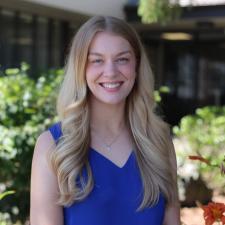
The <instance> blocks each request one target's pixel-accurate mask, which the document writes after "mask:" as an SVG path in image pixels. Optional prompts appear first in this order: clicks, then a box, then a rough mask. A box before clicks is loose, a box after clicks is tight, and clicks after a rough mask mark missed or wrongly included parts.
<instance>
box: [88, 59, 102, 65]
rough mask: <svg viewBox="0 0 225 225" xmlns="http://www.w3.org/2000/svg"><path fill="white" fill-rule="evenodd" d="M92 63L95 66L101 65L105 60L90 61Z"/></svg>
mask: <svg viewBox="0 0 225 225" xmlns="http://www.w3.org/2000/svg"><path fill="white" fill-rule="evenodd" d="M90 62H91V63H93V64H100V63H102V62H103V60H102V59H92V60H90Z"/></svg>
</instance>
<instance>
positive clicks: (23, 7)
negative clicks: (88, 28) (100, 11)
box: [0, 0, 90, 23]
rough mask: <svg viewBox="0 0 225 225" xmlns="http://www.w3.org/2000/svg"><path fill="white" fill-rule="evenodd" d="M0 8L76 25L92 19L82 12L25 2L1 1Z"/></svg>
mask: <svg viewBox="0 0 225 225" xmlns="http://www.w3.org/2000/svg"><path fill="white" fill-rule="evenodd" d="M0 8H4V9H9V10H13V11H21V12H24V13H29V14H33V15H38V16H44V17H48V18H53V19H60V20H65V21H71V22H76V23H82V22H84V21H86V20H87V19H88V18H89V17H90V15H86V14H83V13H80V12H73V11H69V10H64V9H59V8H56V7H52V6H46V5H42V4H38V3H34V2H28V1H25V0H19V1H18V0H7V1H5V0H0Z"/></svg>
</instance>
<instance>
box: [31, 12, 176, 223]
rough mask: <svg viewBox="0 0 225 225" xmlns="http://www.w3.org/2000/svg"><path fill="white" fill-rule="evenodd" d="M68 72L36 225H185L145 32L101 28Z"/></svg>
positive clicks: (77, 40) (40, 143)
mask: <svg viewBox="0 0 225 225" xmlns="http://www.w3.org/2000/svg"><path fill="white" fill-rule="evenodd" d="M65 71H66V72H65V78H64V82H63V84H62V87H61V91H60V93H59V97H58V102H57V110H58V115H59V118H60V123H58V124H55V125H53V126H52V127H51V128H50V129H49V130H48V131H45V132H44V133H43V134H41V135H40V137H39V138H38V140H37V143H36V147H35V151H34V156H33V163H32V179H31V225H62V224H65V225H147V224H148V225H161V224H165V225H178V224H180V222H179V207H178V198H177V185H176V159H175V154H174V149H173V145H172V141H171V137H170V132H169V128H168V126H167V125H166V124H165V123H164V122H163V121H162V120H161V119H160V118H159V117H157V115H156V114H155V113H154V109H155V102H154V96H153V87H154V81H153V76H152V72H151V69H150V66H149V63H148V60H147V57H146V54H145V52H144V49H143V47H142V45H141V42H140V39H139V37H138V35H137V34H136V32H135V31H134V30H133V29H132V28H131V27H130V26H129V25H128V24H126V23H125V22H124V21H122V20H120V19H117V18H113V17H101V16H96V17H93V18H91V19H90V20H88V21H87V22H86V23H85V24H84V25H83V26H82V27H81V28H80V29H79V31H78V32H77V34H76V36H75V37H74V40H73V42H72V46H71V50H70V54H69V57H68V62H67V66H66V70H65ZM49 153H50V154H49Z"/></svg>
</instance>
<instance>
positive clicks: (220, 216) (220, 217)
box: [202, 202, 225, 225]
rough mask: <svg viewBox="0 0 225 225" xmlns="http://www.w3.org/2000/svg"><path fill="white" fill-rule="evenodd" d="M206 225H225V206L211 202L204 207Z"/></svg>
mask: <svg viewBox="0 0 225 225" xmlns="http://www.w3.org/2000/svg"><path fill="white" fill-rule="evenodd" d="M202 209H203V210H204V219H205V224H206V225H213V223H214V222H222V224H225V215H224V213H225V204H223V203H216V202H210V203H209V204H208V205H207V206H202Z"/></svg>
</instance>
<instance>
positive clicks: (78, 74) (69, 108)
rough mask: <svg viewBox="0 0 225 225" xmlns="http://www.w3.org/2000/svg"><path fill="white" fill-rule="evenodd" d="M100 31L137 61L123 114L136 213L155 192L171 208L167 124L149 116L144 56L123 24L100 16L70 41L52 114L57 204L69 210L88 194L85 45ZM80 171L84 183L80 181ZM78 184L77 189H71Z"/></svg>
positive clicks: (150, 104)
mask: <svg viewBox="0 0 225 225" xmlns="http://www.w3.org/2000/svg"><path fill="white" fill-rule="evenodd" d="M102 31H107V32H111V33H113V34H116V35H119V36H121V37H123V38H125V39H126V40H127V41H128V42H129V43H130V45H131V46H132V48H133V50H134V53H135V57H136V60H137V68H136V72H137V77H136V81H135V85H134V87H133V89H132V91H131V93H130V95H129V96H128V97H127V100H126V113H127V115H128V123H129V126H130V128H131V131H132V134H133V138H134V140H135V143H136V146H137V149H136V152H135V154H136V158H137V162H138V166H139V169H140V174H141V178H142V183H143V187H144V192H143V200H142V203H141V205H140V206H139V209H142V208H144V207H148V206H150V205H153V204H155V203H156V202H157V201H158V199H159V194H160V192H161V193H162V194H163V195H164V196H165V198H166V200H167V202H168V203H173V202H175V201H176V200H177V192H176V190H177V187H176V175H175V174H176V171H175V169H174V167H173V165H172V161H171V160H170V159H171V158H172V157H173V156H172V154H173V145H172V142H171V138H170V132H169V128H168V126H167V124H166V123H164V122H163V121H162V119H160V118H159V117H158V116H157V115H156V114H155V112H154V111H155V101H154V96H153V90H154V79H153V74H152V71H151V68H150V65H149V62H148V59H147V56H146V54H145V51H144V49H143V46H142V44H141V42H140V38H139V37H138V35H137V33H136V32H135V31H134V30H133V29H132V28H131V27H130V26H129V25H128V24H127V23H126V22H124V21H122V20H120V19H117V18H114V17H102V16H95V17H92V18H91V19H89V20H88V21H87V22H86V23H85V24H84V25H83V26H82V27H81V28H80V29H79V31H78V32H77V34H76V35H75V37H74V39H73V41H72V46H71V49H70V53H69V56H68V60H67V64H66V68H65V78H64V81H63V84H62V86H61V90H60V93H59V96H58V101H57V111H58V115H59V118H60V121H61V127H62V132H63V136H62V137H61V138H60V141H59V142H58V144H57V146H56V149H55V150H54V151H53V153H52V156H51V165H52V167H53V169H54V171H55V173H56V176H57V178H58V185H59V192H60V193H59V201H58V203H59V204H61V205H64V206H69V205H71V204H72V203H74V202H76V201H80V200H83V199H84V198H85V197H86V196H87V195H88V194H89V193H90V192H91V191H92V189H93V183H94V181H93V176H92V172H91V168H90V165H89V162H88V151H89V144H90V129H89V126H90V112H89V104H88V89H87V84H86V80H85V69H86V61H87V56H88V51H89V46H90V44H91V41H92V40H93V37H94V36H95V35H96V33H97V32H102ZM84 168H85V169H86V170H87V175H88V179H87V180H84V178H83V177H82V175H81V172H82V169H84ZM78 178H80V180H81V184H82V187H80V185H78V184H77V183H76V180H77V179H78Z"/></svg>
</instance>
